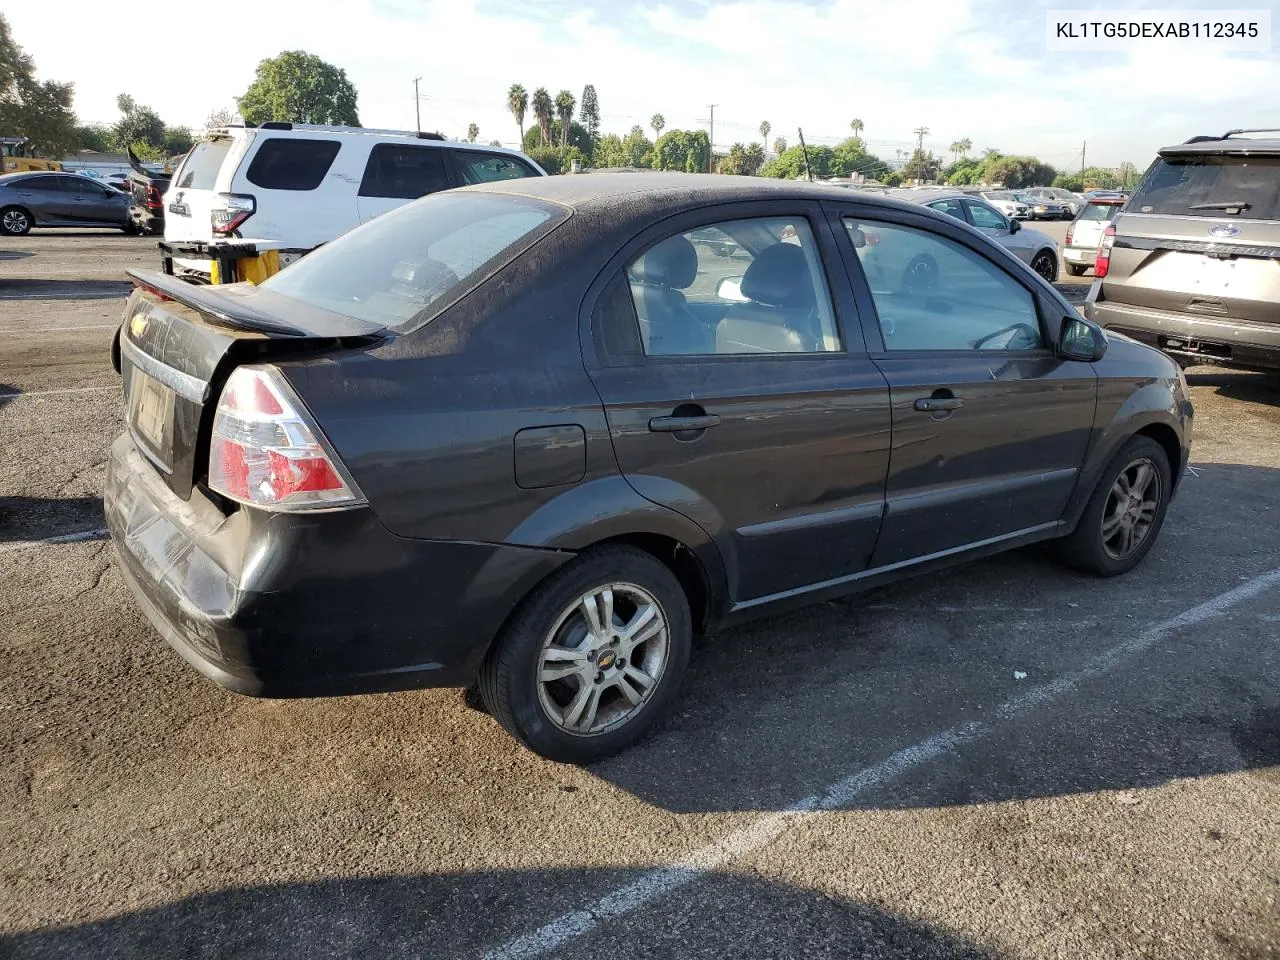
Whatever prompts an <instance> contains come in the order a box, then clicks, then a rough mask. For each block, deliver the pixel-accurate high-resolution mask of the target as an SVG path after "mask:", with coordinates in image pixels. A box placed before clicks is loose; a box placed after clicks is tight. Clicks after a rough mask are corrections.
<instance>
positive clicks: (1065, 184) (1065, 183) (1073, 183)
mask: <svg viewBox="0 0 1280 960" xmlns="http://www.w3.org/2000/svg"><path fill="white" fill-rule="evenodd" d="M1051 186H1054V187H1060V188H1062V189H1063V190H1070V191H1071V192H1073V193H1079V192H1080V191H1081V190H1083V189H1084V181H1083V180H1081V179H1080V174H1078V173H1060V174H1058V175H1057V176H1056V177H1054V178H1053V183H1052V184H1051Z"/></svg>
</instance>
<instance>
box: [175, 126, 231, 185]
mask: <svg viewBox="0 0 1280 960" xmlns="http://www.w3.org/2000/svg"><path fill="white" fill-rule="evenodd" d="M230 149H231V138H230V137H223V138H221V139H218V140H205V141H203V142H202V143H197V144H196V145H195V146H194V147H192V148H191V153H189V154H188V155H187V162H186V163H184V164H183V165H182V172H181V173H180V174H179V176H178V182H177V184H176V186H179V187H181V188H183V189H184V190H212V189H213V184H214V182H215V181H216V180H217V179H218V170H219V169H220V168H221V167H222V161H223V159H224V158H225V157H226V155H227V151H228V150H230Z"/></svg>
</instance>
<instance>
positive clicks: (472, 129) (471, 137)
mask: <svg viewBox="0 0 1280 960" xmlns="http://www.w3.org/2000/svg"><path fill="white" fill-rule="evenodd" d="M478 136H480V125H479V124H478V123H469V124H467V143H475V142H476V138H477V137H478Z"/></svg>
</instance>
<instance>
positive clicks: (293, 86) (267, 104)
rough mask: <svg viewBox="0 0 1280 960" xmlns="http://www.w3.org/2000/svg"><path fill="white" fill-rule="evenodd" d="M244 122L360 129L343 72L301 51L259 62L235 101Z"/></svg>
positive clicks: (353, 96)
mask: <svg viewBox="0 0 1280 960" xmlns="http://www.w3.org/2000/svg"><path fill="white" fill-rule="evenodd" d="M237 102H238V103H239V104H240V114H241V116H243V117H244V122H245V123H248V124H259V123H263V122H265V121H267V120H285V121H291V122H293V123H332V124H339V125H342V126H348V127H358V126H360V118H359V117H358V116H357V115H356V88H355V87H354V86H353V85H352V83H351V81H350V80H348V79H347V73H346V71H345V70H342V69H341V68H339V67H335V66H334V65H333V64H331V63H326V62H325V61H323V60H321V59H320V58H319V57H317V56H315V55H313V54H310V53H307V52H305V51H303V50H286V51H284V52H283V53H281V54H280V55H279V56H277V57H273V58H270V59H267V60H263V61H262V62H261V63H259V64H258V71H257V74H256V76H255V78H254V81H253V83H252V84H251V85H250V86H249V89H248V90H246V91H245V93H244V96H242V97H240V98H239V100H238V101H237Z"/></svg>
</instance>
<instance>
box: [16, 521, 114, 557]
mask: <svg viewBox="0 0 1280 960" xmlns="http://www.w3.org/2000/svg"><path fill="white" fill-rule="evenodd" d="M105 539H107V528H106V527H95V528H94V529H92V530H77V531H76V532H75V533H60V534H58V535H57V536H56V537H41V538H40V539H38V540H14V541H13V542H12V543H0V553H8V552H10V551H12V550H23V549H26V548H27V547H39V546H43V545H45V544H49V543H83V542H85V541H87V540H105Z"/></svg>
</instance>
